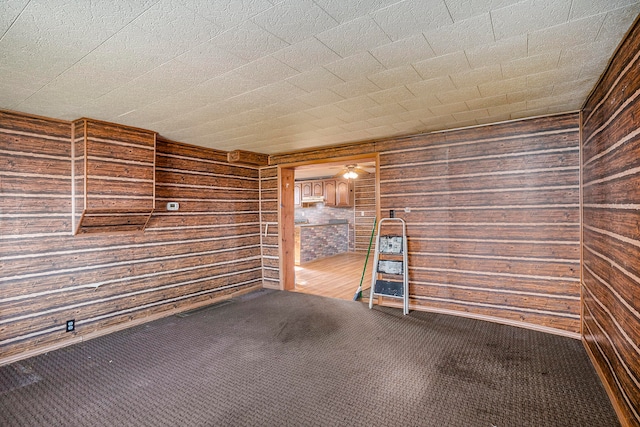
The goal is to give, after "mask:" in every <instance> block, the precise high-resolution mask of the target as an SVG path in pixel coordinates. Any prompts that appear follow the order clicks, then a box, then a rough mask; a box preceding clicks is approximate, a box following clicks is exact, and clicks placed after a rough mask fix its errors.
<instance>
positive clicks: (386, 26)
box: [371, 0, 453, 41]
mask: <svg viewBox="0 0 640 427" xmlns="http://www.w3.org/2000/svg"><path fill="white" fill-rule="evenodd" d="M371 16H373V17H374V19H375V20H376V22H377V23H378V24H379V25H380V28H382V29H383V30H384V31H385V32H386V33H387V34H388V35H389V36H390V37H391V38H392V39H393V40H394V41H395V40H398V39H402V38H405V37H410V36H412V35H415V34H417V33H421V32H424V31H429V30H433V29H435V28H438V27H442V26H445V25H449V24H453V19H451V15H450V14H449V10H448V9H447V6H446V5H445V3H444V1H443V0H405V1H400V2H397V3H395V4H393V5H391V6H388V7H385V8H383V9H380V10H378V11H375V12H372V13H371Z"/></svg>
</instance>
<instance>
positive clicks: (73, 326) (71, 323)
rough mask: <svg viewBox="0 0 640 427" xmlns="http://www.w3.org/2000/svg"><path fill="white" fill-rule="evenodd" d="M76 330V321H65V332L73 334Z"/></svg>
mask: <svg viewBox="0 0 640 427" xmlns="http://www.w3.org/2000/svg"><path fill="white" fill-rule="evenodd" d="M75 329H76V319H71V320H67V332H73V331H74V330H75Z"/></svg>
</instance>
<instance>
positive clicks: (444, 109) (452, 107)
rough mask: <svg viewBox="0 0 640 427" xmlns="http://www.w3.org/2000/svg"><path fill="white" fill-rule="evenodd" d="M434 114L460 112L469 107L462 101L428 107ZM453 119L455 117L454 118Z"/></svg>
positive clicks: (467, 109)
mask: <svg viewBox="0 0 640 427" xmlns="http://www.w3.org/2000/svg"><path fill="white" fill-rule="evenodd" d="M429 109H430V110H431V111H432V112H433V114H435V115H436V116H442V115H448V114H453V113H462V112H463V111H469V107H468V106H467V104H465V103H464V102H456V103H453V104H446V105H436V106H433V107H431V108H429ZM454 120H455V119H454Z"/></svg>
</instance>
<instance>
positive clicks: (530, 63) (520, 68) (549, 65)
mask: <svg viewBox="0 0 640 427" xmlns="http://www.w3.org/2000/svg"><path fill="white" fill-rule="evenodd" d="M559 59H560V51H559V50H556V51H551V52H548V53H542V54H540V55H535V56H528V57H526V58H521V59H516V60H515V61H510V62H507V63H505V64H502V75H503V76H504V77H505V78H507V79H510V78H513V77H520V76H526V75H527V74H535V73H541V72H543V71H548V70H550V69H553V68H556V67H557V66H558V61H559Z"/></svg>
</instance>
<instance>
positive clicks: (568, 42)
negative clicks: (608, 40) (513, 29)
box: [529, 14, 605, 55]
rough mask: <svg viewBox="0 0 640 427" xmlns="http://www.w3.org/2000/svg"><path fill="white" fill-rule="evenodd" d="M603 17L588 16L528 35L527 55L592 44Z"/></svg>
mask: <svg viewBox="0 0 640 427" xmlns="http://www.w3.org/2000/svg"><path fill="white" fill-rule="evenodd" d="M604 18H605V15H604V14H602V15H597V16H590V17H588V18H583V19H579V20H577V21H571V22H567V23H565V24H560V25H556V26H555V27H551V28H545V29H544V30H539V31H534V32H532V33H530V34H529V55H536V54H539V53H544V52H548V51H550V50H555V49H562V48H570V47H572V46H575V45H579V44H583V43H588V42H592V41H594V40H595V38H596V36H597V35H598V31H599V30H600V28H601V27H602V22H603V21H604Z"/></svg>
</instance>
